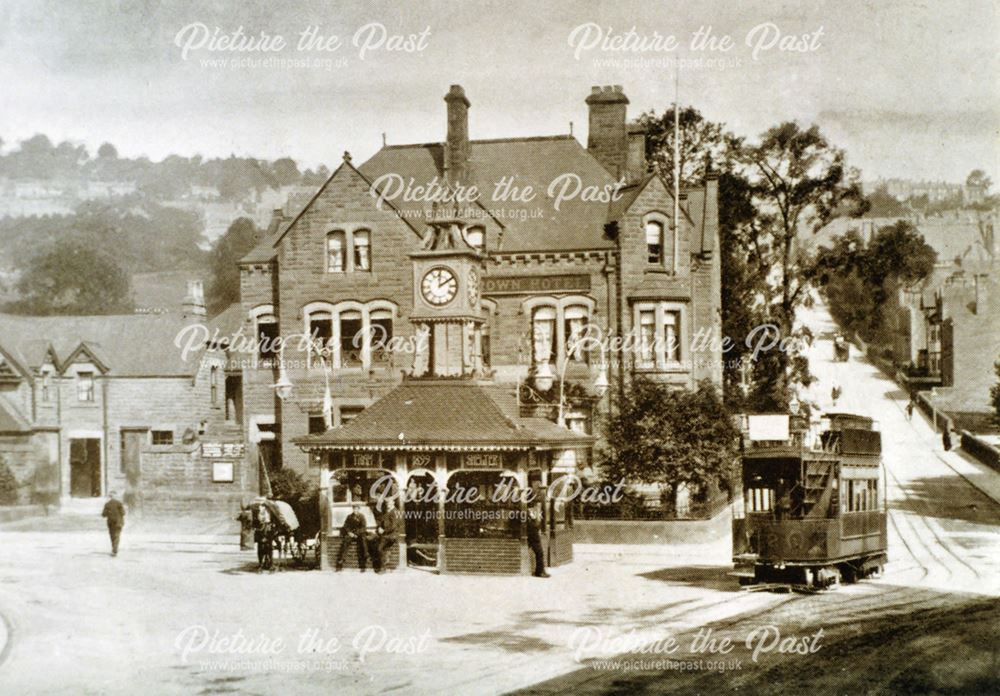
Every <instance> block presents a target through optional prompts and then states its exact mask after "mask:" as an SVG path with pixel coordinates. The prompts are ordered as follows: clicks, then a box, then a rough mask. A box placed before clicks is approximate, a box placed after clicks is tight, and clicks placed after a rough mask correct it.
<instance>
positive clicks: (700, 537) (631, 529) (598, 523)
mask: <svg viewBox="0 0 1000 696" xmlns="http://www.w3.org/2000/svg"><path fill="white" fill-rule="evenodd" d="M731 520H732V513H731V507H730V506H726V507H725V508H723V509H722V511H721V512H720V513H718V514H717V515H716V516H715V517H713V518H712V519H710V520H664V521H650V520H575V521H574V522H573V531H574V533H575V539H574V543H576V544H685V545H689V544H700V543H709V542H714V541H718V540H719V539H720V538H722V537H723V536H727V535H728V534H730V533H731V530H730V526H731V524H732V523H731Z"/></svg>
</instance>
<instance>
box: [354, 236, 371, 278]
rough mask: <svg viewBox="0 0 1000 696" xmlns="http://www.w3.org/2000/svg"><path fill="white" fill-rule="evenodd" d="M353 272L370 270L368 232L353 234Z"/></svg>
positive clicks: (369, 237) (369, 240) (369, 239)
mask: <svg viewBox="0 0 1000 696" xmlns="http://www.w3.org/2000/svg"><path fill="white" fill-rule="evenodd" d="M353 237H354V270H355V271H370V270H371V269H372V248H371V233H370V232H369V231H368V230H356V231H355V232H354V235H353Z"/></svg>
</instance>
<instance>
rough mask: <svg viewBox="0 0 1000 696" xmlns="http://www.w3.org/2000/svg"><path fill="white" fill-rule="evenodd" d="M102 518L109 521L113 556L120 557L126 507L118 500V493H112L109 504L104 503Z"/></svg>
mask: <svg viewBox="0 0 1000 696" xmlns="http://www.w3.org/2000/svg"><path fill="white" fill-rule="evenodd" d="M101 517H104V518H106V519H107V520H108V534H109V535H110V536H111V555H112V556H117V555H118V541H119V539H121V538H122V527H124V526H125V506H124V505H122V503H121V501H120V500H118V493H117V491H111V493H110V494H109V495H108V502H106V503H104V511H103V512H101Z"/></svg>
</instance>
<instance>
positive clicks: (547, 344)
mask: <svg viewBox="0 0 1000 696" xmlns="http://www.w3.org/2000/svg"><path fill="white" fill-rule="evenodd" d="M531 326H532V332H533V334H534V346H535V363H536V364H539V365H540V364H542V363H547V362H550V361H551V360H552V357H553V353H554V352H555V350H554V349H555V337H556V310H555V309H554V308H553V307H540V308H538V309H536V310H535V313H534V315H533V316H532V321H531Z"/></svg>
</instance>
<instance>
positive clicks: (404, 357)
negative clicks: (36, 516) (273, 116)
mask: <svg viewBox="0 0 1000 696" xmlns="http://www.w3.org/2000/svg"><path fill="white" fill-rule="evenodd" d="M445 103H446V108H445V111H446V120H445V123H444V124H442V125H443V126H444V129H443V130H444V135H445V138H444V140H443V141H442V142H433V143H422V144H414V145H387V146H384V147H383V148H382V149H381V150H379V151H378V152H377V153H376V154H375V155H374V156H373V157H372V158H371V159H370V160H368V161H367V162H365V163H364V164H361V165H356V164H355V163H354V162H353V161H352V159H351V157H350V155H348V154H346V153H345V156H344V161H343V162H342V163H341V165H340V166H339V167H337V168H336V170H335V171H334V172H333V174H332V175H331V176H330V178H329V180H328V181H327V182H326V183H325V184H324V185H323V186H322V187H320V189H319V190H318V191H317V192H316V193H315V195H314V196H313V197H312V199H311V201H310V202H309V203H308V204H307V205H306V206H305V208H304V209H303V210H301V212H299V213H298V214H297V215H296V216H295V217H294V218H286V217H283V216H281V215H276V216H275V219H274V221H273V222H272V225H271V229H270V230H269V232H268V234H267V235H266V236H265V238H264V239H263V240H262V242H261V243H260V244H259V245H258V246H257V247H256V248H255V249H253V250H252V251H251V252H250V253H249V254H248V255H247V256H246V257H245V258H244V259H243V260H242V262H241V264H240V266H241V308H240V312H241V315H242V316H241V317H240V320H241V321H242V325H241V326H240V332H241V334H242V335H245V336H252V337H255V338H256V339H263V340H259V341H258V345H257V346H256V348H254V349H252V350H248V351H244V352H243V353H241V354H239V355H237V354H236V353H234V354H233V355H231V357H230V366H235V365H239V366H240V367H241V369H240V370H239V373H240V374H239V379H240V390H241V394H242V404H243V409H242V410H243V420H244V425H245V430H246V436H247V441H248V444H249V445H250V446H251V449H252V450H258V451H259V452H260V453H261V455H262V456H263V458H264V459H266V460H267V461H269V462H271V463H272V465H284V466H289V467H293V468H295V469H297V470H300V471H305V470H307V468H308V466H309V460H308V458H307V455H306V454H305V453H304V452H303V451H302V450H301V449H300V448H299V446H297V445H296V444H295V441H296V440H301V438H303V437H305V436H308V435H310V434H317V433H320V432H323V431H325V430H326V429H327V422H326V420H327V418H328V419H329V421H330V422H329V425H332V426H333V427H337V426H341V425H343V424H344V423H347V422H349V421H350V420H351V419H353V418H354V417H356V416H357V415H358V414H359V413H360V412H361V411H362V410H363V409H364V408H365V407H367V406H368V405H369V404H372V403H373V402H375V401H376V400H378V399H379V398H380V397H382V396H384V395H386V394H387V393H388V392H390V390H392V389H393V388H394V387H396V386H397V385H398V384H399V383H400V381H401V379H402V378H403V377H404V375H407V374H412V372H413V370H414V367H415V366H414V355H415V353H416V352H418V351H415V350H413V348H412V347H413V346H414V345H416V344H418V343H419V340H420V336H419V334H420V332H421V331H422V329H421V327H420V322H418V321H417V322H415V321H414V318H415V317H414V315H413V313H414V311H415V310H414V291H415V286H416V284H417V283H419V282H421V279H420V278H418V277H417V275H416V273H415V271H414V264H413V262H412V259H411V255H412V254H414V253H415V252H419V250H420V248H421V245H422V244H424V243H425V239H426V236H427V230H428V227H429V225H430V223H431V222H433V221H435V220H438V219H441V218H447V219H450V220H457V221H458V222H457V223H456V225H455V226H454V229H455V230H457V231H456V232H453V234H457V235H459V236H460V237H461V242H462V243H464V244H466V245H468V246H469V247H471V248H473V249H475V250H477V251H478V252H479V253H480V254H481V255H482V257H483V271H482V278H481V279H480V281H479V283H478V284H479V298H478V301H479V304H480V309H481V310H482V312H483V316H484V320H483V321H482V323H481V325H477V328H476V329H475V331H474V332H473V331H471V330H469V331H465V332H464V333H463V337H464V339H463V340H472V341H474V343H475V347H476V350H475V355H476V360H477V361H478V364H480V365H481V367H482V370H483V372H484V374H486V375H488V376H489V377H490V378H491V379H492V381H493V382H494V383H495V384H497V385H500V387H501V388H504V389H506V390H507V391H509V392H510V393H511V394H516V395H517V397H518V403H520V404H521V407H522V408H523V407H524V406H525V404H528V405H531V406H532V410H533V413H535V414H541V415H544V416H546V417H548V418H549V419H550V420H557V421H561V422H562V423H564V424H566V425H567V426H568V427H569V428H570V429H572V430H575V431H579V432H583V433H589V432H591V431H592V428H593V420H594V414H595V413H600V412H601V411H602V410H603V409H606V408H607V399H601V398H599V394H600V392H601V391H603V390H602V389H596V388H595V385H597V384H603V383H606V382H608V381H610V383H611V384H612V385H613V386H612V388H613V389H617V388H621V385H624V384H625V383H626V381H627V379H628V378H629V377H630V376H631V375H632V374H634V373H642V374H645V375H649V376H652V377H654V378H656V379H662V380H666V381H669V382H670V383H673V384H676V385H678V386H679V387H685V388H691V387H693V386H694V385H695V384H696V383H697V382H699V381H700V380H709V381H710V382H713V383H715V384H716V385H721V375H722V369H721V356H720V354H719V352H718V351H717V350H716V349H715V346H712V345H711V342H709V341H708V339H709V338H712V337H714V338H716V339H718V338H719V334H720V331H721V316H720V284H721V277H720V259H719V233H718V202H717V196H718V193H717V181H716V180H715V178H714V177H709V178H708V179H707V180H706V181H705V182H704V183H703V184H702V185H700V186H697V187H694V188H690V189H685V190H682V192H681V195H680V199H679V201H678V206H677V213H678V215H677V223H678V224H676V225H675V206H674V200H673V196H672V195H671V191H670V187H669V186H668V184H667V183H666V181H665V180H664V179H663V177H661V176H659V175H658V174H656V173H653V172H649V171H648V168H647V166H646V162H645V142H644V135H643V133H642V132H641V130H639V129H637V128H635V127H634V126H632V125H630V123H629V121H628V119H627V106H628V99H627V97H626V96H625V94H624V92H623V90H622V88H621V87H619V86H612V87H594V88H593V89H592V91H591V93H590V94H589V95H587V96H586V104H587V108H588V111H589V125H590V129H589V133H588V139H587V146H586V147H583V146H582V145H581V144H580V143H579V142H578V141H577V140H576V139H575V138H574V137H573V136H571V135H555V136H540V137H522V138H507V139H493V140H476V139H472V138H471V137H470V132H471V131H472V130H473V129H472V128H470V115H473V114H474V109H473V108H472V103H471V101H470V99H469V98H468V97H467V96H466V94H465V92H464V90H463V89H462V88H461V87H460V86H458V85H453V86H452V87H451V89H450V90H449V91H448V93H447V94H446V95H445ZM473 189H475V194H477V195H473ZM441 284H442V285H443V286H444V285H447V282H445V281H444V280H442V281H441ZM597 334H599V335H600V336H602V337H605V338H606V337H608V336H615V337H618V338H619V339H620V341H619V342H618V343H617V344H615V343H613V342H612V343H602V344H599V343H598V342H589V343H587V344H586V345H584V344H582V343H581V342H580V341H579V340H578V339H579V337H581V336H583V335H597ZM279 336H280V337H281V338H283V339H285V343H284V349H283V356H281V355H279V351H278V350H275V346H274V342H273V339H274V338H275V337H279ZM303 336H308V337H310V338H311V339H312V340H302V337H303ZM605 348H608V349H609V350H605ZM279 358H283V359H279ZM232 374H233V375H234V377H235V376H236V371H233V373H232ZM275 385H282V386H283V389H275ZM327 385H329V395H330V397H329V399H328V400H327V398H326V394H327ZM279 394H280V395H281V396H284V397H285V398H279ZM327 404H328V405H329V408H325V406H326V405H327ZM325 414H327V415H325ZM250 456H251V458H252V457H253V456H254V455H253V454H251V455H250Z"/></svg>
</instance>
